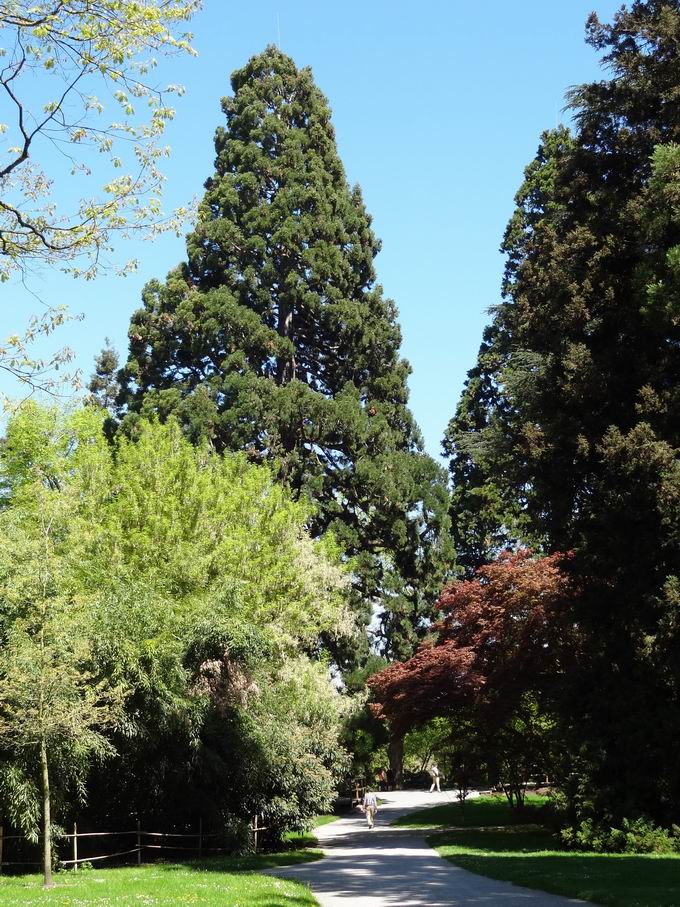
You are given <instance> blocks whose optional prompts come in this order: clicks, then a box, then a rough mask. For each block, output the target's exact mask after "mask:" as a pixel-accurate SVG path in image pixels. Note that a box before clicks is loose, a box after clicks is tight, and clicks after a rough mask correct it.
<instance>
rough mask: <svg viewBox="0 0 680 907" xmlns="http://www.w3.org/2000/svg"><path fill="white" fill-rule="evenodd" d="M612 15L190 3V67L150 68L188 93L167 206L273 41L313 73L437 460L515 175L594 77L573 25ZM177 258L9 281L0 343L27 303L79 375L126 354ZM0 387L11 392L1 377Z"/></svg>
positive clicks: (437, 6) (169, 250) (191, 192)
mask: <svg viewBox="0 0 680 907" xmlns="http://www.w3.org/2000/svg"><path fill="white" fill-rule="evenodd" d="M619 5H620V4H619V2H613V0H551V2H546V0H515V2H512V3H510V2H508V0H486V2H483V3H477V4H471V3H467V2H466V3H463V2H461V0H448V2H446V0H423V2H421V3H418V4H413V3H405V2H401V0H396V2H394V0H392V2H387V0H363V2H360V0H345V2H343V3H328V2H319V0H316V2H311V0H260V2H257V3H250V4H244V3H232V2H229V0H205V3H204V9H203V11H202V12H201V13H199V14H198V15H197V17H196V18H195V20H194V21H193V25H192V28H193V31H194V45H195V47H196V49H197V50H198V54H199V56H198V57H197V58H196V59H188V58H187V59H183V60H176V61H174V62H173V64H172V66H171V67H170V68H169V67H168V66H167V65H166V66H165V67H164V68H163V69H162V70H161V75H162V76H163V78H164V79H166V80H168V81H173V82H180V83H182V84H184V85H185V86H186V89H187V93H186V96H185V97H184V98H183V99H181V100H180V101H178V102H177V116H176V119H175V121H174V123H173V124H172V125H171V127H170V130H169V132H168V141H169V142H170V144H171V145H172V148H173V155H172V157H171V158H170V160H169V161H168V162H167V163H166V165H165V168H164V169H165V172H166V175H167V177H168V185H167V192H166V199H167V203H168V206H174V205H180V204H183V203H185V202H186V201H187V200H189V199H190V198H191V197H192V196H195V195H197V194H200V193H201V191H202V185H203V182H204V180H205V178H206V177H207V176H208V175H209V174H210V173H211V171H212V161H213V147H212V137H213V133H214V130H215V127H216V126H217V125H219V124H220V122H221V119H222V115H221V112H220V107H219V101H220V98H221V97H222V96H224V95H225V94H228V93H229V74H230V73H231V71H232V70H234V69H236V68H238V67H240V66H242V65H243V64H244V62H245V61H246V60H247V59H248V57H249V56H251V55H252V54H254V53H257V52H259V51H260V50H262V49H263V48H264V47H265V45H266V44H268V43H272V42H273V43H276V42H277V41H278V40H279V33H280V44H281V48H282V50H284V51H285V52H286V53H289V54H290V55H291V56H292V57H293V58H294V59H295V61H296V63H297V64H298V65H299V66H307V65H310V66H311V67H312V68H313V71H314V75H315V78H316V81H317V83H318V85H319V86H320V87H321V89H322V90H323V92H324V93H325V94H326V96H327V97H328V99H329V101H330V104H331V107H332V110H333V118H334V123H335V128H336V133H337V139H338V145H339V150H340V155H341V157H342V159H343V161H344V164H345V168H346V170H347V174H348V178H349V180H350V182H352V183H354V182H358V183H360V185H361V187H362V189H363V192H364V197H365V200H366V204H367V207H368V209H369V211H370V212H371V213H372V215H373V218H374V228H375V230H376V233H377V235H378V236H380V237H381V239H382V242H383V249H382V252H381V254H380V255H379V257H378V259H377V263H376V264H377V271H378V277H379V280H380V282H381V283H382V284H383V286H384V288H385V290H386V292H387V294H388V295H389V296H391V297H392V298H394V299H395V300H396V302H397V305H398V308H399V311H400V321H401V326H402V332H403V352H404V355H405V356H406V358H408V359H409V361H410V362H411V365H412V368H413V374H412V376H411V380H410V387H411V405H412V408H413V411H414V413H415V415H416V418H417V420H418V422H419V424H420V426H421V428H422V430H423V434H424V436H425V441H426V446H427V449H428V450H429V451H430V453H432V454H434V455H438V454H439V452H440V442H441V438H442V435H443V432H444V429H445V427H446V424H447V422H448V420H449V418H450V417H451V416H452V414H453V412H454V409H455V405H456V401H457V399H458V396H459V394H460V391H461V389H462V386H463V382H464V380H465V375H466V372H467V370H468V369H469V368H471V367H472V366H473V365H474V362H475V357H476V354H477V349H478V347H479V342H480V339H481V333H482V329H483V327H484V324H485V323H486V321H487V319H488V316H487V309H488V308H489V306H491V305H493V304H494V303H495V302H497V300H498V298H499V285H500V278H501V272H502V267H503V259H502V257H501V255H500V254H499V252H498V247H499V244H500V241H501V238H502V234H503V230H504V227H505V224H506V222H507V220H508V217H509V216H510V214H511V212H512V208H513V196H514V194H515V192H516V190H517V188H518V187H519V185H520V182H521V179H522V172H523V168H524V166H525V165H526V164H527V163H528V162H529V161H530V159H531V158H532V157H533V154H534V152H535V150H536V147H537V144H538V139H539V136H540V133H541V131H542V130H543V129H545V128H549V127H552V126H554V125H555V124H556V123H557V122H558V121H560V120H563V119H564V115H563V114H562V113H561V110H562V107H563V97H564V92H565V90H566V89H567V88H568V87H569V86H571V85H574V84H577V83H579V82H582V81H587V80H590V79H593V78H598V77H600V76H599V74H600V70H599V66H598V60H597V56H596V54H595V52H594V51H593V50H592V49H591V48H589V47H587V46H586V45H585V43H584V41H583V34H584V23H585V20H586V17H587V15H588V14H589V13H590V11H591V10H592V9H596V11H597V12H598V14H599V15H600V17H601V18H604V19H609V18H610V17H611V15H612V14H613V12H614V11H615V9H617V8H618V6H619ZM58 191H59V194H60V196H61V195H62V194H63V193H64V192H67V191H68V186H67V185H60V186H59V190H58ZM183 250H184V242H183V240H182V239H178V238H176V237H170V236H166V237H163V238H162V239H160V240H157V241H155V242H154V243H153V244H149V243H127V244H126V245H125V247H124V248H121V249H120V257H121V259H127V258H130V257H137V258H138V259H139V260H140V268H139V271H138V272H137V273H136V274H134V275H132V276H128V277H126V278H119V277H115V276H113V275H112V274H109V275H104V276H102V277H100V278H98V279H97V280H96V281H95V282H92V283H78V282H76V281H74V280H73V279H72V278H66V277H63V276H61V275H58V274H54V273H42V274H36V275H33V276H31V277H30V279H29V284H28V290H26V289H24V288H23V287H21V286H20V285H18V284H15V283H10V284H7V285H5V286H4V287H3V289H2V293H3V296H4V305H3V307H2V317H1V319H0V334H2V335H3V336H4V335H6V334H9V333H11V332H14V331H18V330H19V329H20V328H21V326H22V323H23V321H24V320H25V318H26V317H27V316H28V313H30V312H32V311H35V310H36V308H37V306H36V302H35V299H34V298H33V296H32V295H31V294H36V295H37V296H39V297H40V298H42V299H43V300H45V301H46V302H50V303H59V302H64V303H67V304H68V305H69V306H70V308H71V310H72V311H73V312H78V313H83V314H84V316H85V317H84V319H83V321H82V322H78V323H71V324H69V325H66V326H65V327H63V328H62V329H61V333H60V334H58V335H56V338H55V343H56V342H58V343H61V344H66V345H69V346H70V347H72V348H73V349H74V350H75V351H76V354H77V365H78V366H80V368H82V369H83V370H84V372H85V373H86V375H87V374H89V373H90V372H91V370H92V362H93V357H94V356H95V354H96V353H97V352H98V351H99V349H100V348H101V346H102V345H103V340H104V337H105V336H108V337H110V338H111V339H112V341H113V343H114V345H115V346H116V347H117V348H118V350H119V351H120V352H121V353H122V354H124V353H125V350H126V331H127V325H128V321H129V317H130V314H131V312H132V311H133V310H134V309H136V308H137V307H138V306H139V304H140V292H141V288H142V286H143V285H144V283H145V282H146V281H147V280H148V279H149V278H151V277H163V276H164V275H165V274H166V273H167V271H168V270H169V269H170V268H171V267H172V266H174V265H175V264H176V263H177V262H178V261H180V260H181V258H182V257H183ZM29 291H30V292H29ZM123 358H124V356H123ZM1 386H2V389H3V390H5V391H6V392H12V390H13V388H12V387H11V386H10V385H8V383H7V381H6V380H5V381H4V383H2V384H1Z"/></svg>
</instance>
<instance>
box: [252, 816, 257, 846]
mask: <svg viewBox="0 0 680 907" xmlns="http://www.w3.org/2000/svg"><path fill="white" fill-rule="evenodd" d="M253 832H254V838H255V853H257V813H255V815H254V816H253Z"/></svg>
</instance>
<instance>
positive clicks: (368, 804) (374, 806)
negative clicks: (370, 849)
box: [361, 787, 378, 828]
mask: <svg viewBox="0 0 680 907" xmlns="http://www.w3.org/2000/svg"><path fill="white" fill-rule="evenodd" d="M361 808H362V809H363V811H364V813H365V815H366V822H367V823H368V827H369V828H373V822H374V819H375V814H376V813H377V812H378V800H377V798H376V796H375V794H374V793H373V791H372V790H370V788H368V787H367V788H366V792H365V793H364V799H363V801H362V804H361Z"/></svg>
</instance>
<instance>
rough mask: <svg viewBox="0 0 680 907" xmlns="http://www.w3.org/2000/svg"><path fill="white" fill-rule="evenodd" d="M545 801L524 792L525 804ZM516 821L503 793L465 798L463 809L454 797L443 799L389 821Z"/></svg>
mask: <svg viewBox="0 0 680 907" xmlns="http://www.w3.org/2000/svg"><path fill="white" fill-rule="evenodd" d="M546 801H547V797H540V796H536V795H535V794H527V798H526V803H527V806H528V807H533V808H536V807H539V806H542V805H543V804H544V803H545V802H546ZM517 821H518V819H517V816H516V815H514V814H513V813H512V812H511V811H510V806H509V804H508V801H507V799H506V798H505V797H504V796H502V795H501V796H496V795H490V796H486V797H477V798H476V799H474V800H467V801H466V803H465V812H463V810H462V809H461V806H460V803H459V802H458V801H457V800H456V801H455V802H451V803H443V804H442V805H441V806H433V807H432V808H431V809H421V810H418V811H417V812H414V813H409V815H408V816H402V817H401V819H397V820H396V821H395V822H393V823H392V824H393V825H401V826H404V827H406V828H426V827H428V826H432V825H460V826H471V827H474V826H476V825H515V824H516V823H517ZM521 821H522V822H531V809H528V810H527V815H526V816H523V817H522V819H521Z"/></svg>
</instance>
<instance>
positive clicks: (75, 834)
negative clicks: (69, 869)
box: [73, 822, 78, 872]
mask: <svg viewBox="0 0 680 907" xmlns="http://www.w3.org/2000/svg"><path fill="white" fill-rule="evenodd" d="M73 871H74V872H78V824H77V823H76V822H74V823H73Z"/></svg>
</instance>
